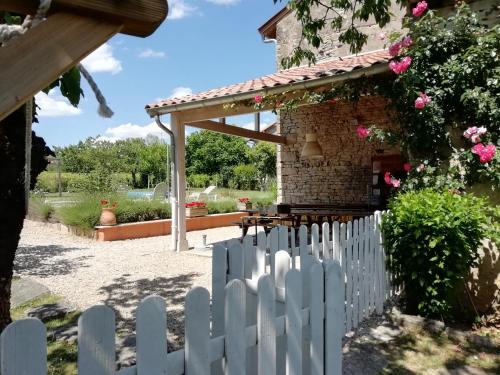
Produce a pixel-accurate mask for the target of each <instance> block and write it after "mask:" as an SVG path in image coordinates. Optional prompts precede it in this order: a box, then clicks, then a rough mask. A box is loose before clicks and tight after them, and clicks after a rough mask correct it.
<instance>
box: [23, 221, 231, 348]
mask: <svg viewBox="0 0 500 375" xmlns="http://www.w3.org/2000/svg"><path fill="white" fill-rule="evenodd" d="M240 233H241V232H240V229H239V228H237V227H225V228H216V229H208V230H204V231H196V232H188V234H187V236H188V241H189V243H190V245H194V246H195V247H196V246H201V244H202V235H203V234H206V235H207V242H208V243H209V244H210V243H214V242H218V241H226V240H230V239H232V238H238V236H239V235H240ZM169 246H170V236H161V237H151V238H144V239H137V240H127V241H114V242H97V241H95V240H91V239H87V238H83V237H77V236H74V235H71V234H69V233H65V232H62V231H59V230H58V229H56V228H55V227H53V226H50V225H45V224H43V223H38V222H34V221H30V220H26V221H25V224H24V229H23V232H22V234H21V241H20V243H19V249H18V251H17V255H16V259H15V273H16V275H18V276H21V277H29V278H31V279H34V280H35V281H38V282H40V283H42V284H44V285H46V286H47V287H48V288H49V289H50V291H51V292H52V293H54V294H57V295H59V296H62V297H64V298H65V299H66V300H67V302H68V303H69V304H70V305H73V306H74V307H75V308H78V309H80V310H84V309H86V308H88V307H90V306H93V305H96V304H102V303H104V304H106V305H108V306H110V307H112V308H113V309H114V310H115V311H116V315H117V325H118V331H119V332H120V334H129V333H131V332H133V329H134V326H135V323H134V316H135V309H136V307H137V305H138V303H139V301H140V300H142V299H143V298H144V297H146V296H148V295H151V294H157V295H161V296H163V297H164V298H166V300H167V316H168V319H167V320H168V328H169V331H170V332H169V341H170V344H171V345H172V348H174V349H175V348H177V347H179V345H182V341H183V340H182V332H183V325H184V316H183V311H184V308H183V305H184V297H185V295H186V293H187V291H188V290H189V289H191V288H193V287H194V286H203V287H205V288H208V289H209V290H210V287H211V267H212V259H211V258H210V257H206V256H198V255H193V254H190V252H189V251H188V252H183V253H180V254H179V253H173V252H171V251H170V250H169Z"/></svg>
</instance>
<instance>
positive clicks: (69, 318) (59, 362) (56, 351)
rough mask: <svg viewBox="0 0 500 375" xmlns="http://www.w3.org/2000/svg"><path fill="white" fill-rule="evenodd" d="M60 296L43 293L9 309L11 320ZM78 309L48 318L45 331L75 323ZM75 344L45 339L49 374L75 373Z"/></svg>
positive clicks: (54, 300)
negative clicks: (54, 317)
mask: <svg viewBox="0 0 500 375" xmlns="http://www.w3.org/2000/svg"><path fill="white" fill-rule="evenodd" d="M60 300H61V298H59V297H58V296H55V295H53V294H45V295H43V296H40V297H38V298H36V299H34V300H32V301H30V302H27V303H25V304H23V305H21V306H18V307H16V308H15V309H12V310H11V315H12V319H13V320H18V319H22V318H24V317H25V316H26V312H27V311H28V310H29V309H32V308H34V307H37V306H41V305H45V304H51V303H56V302H58V301H60ZM80 314H81V313H80V312H79V311H73V312H70V313H68V314H66V315H65V316H63V317H61V318H57V319H50V320H48V321H47V322H45V327H46V328H47V331H49V330H55V329H58V328H61V327H64V326H66V325H68V324H76V322H77V320H78V317H79V316H80ZM77 353H78V352H77V345H76V343H73V344H69V343H67V342H65V341H56V340H54V339H48V340H47V364H48V374H49V375H73V374H76V361H77Z"/></svg>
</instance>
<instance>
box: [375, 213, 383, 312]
mask: <svg viewBox="0 0 500 375" xmlns="http://www.w3.org/2000/svg"><path fill="white" fill-rule="evenodd" d="M381 220H382V216H381V212H380V211H377V212H375V243H376V247H375V248H376V251H377V254H376V256H377V282H378V284H377V290H378V294H377V305H376V311H377V314H379V315H380V314H382V313H383V309H384V298H385V291H384V290H385V275H384V261H383V259H382V246H381V244H382V233H381V231H380V224H381Z"/></svg>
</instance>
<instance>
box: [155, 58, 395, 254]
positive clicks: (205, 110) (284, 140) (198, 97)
mask: <svg viewBox="0 0 500 375" xmlns="http://www.w3.org/2000/svg"><path fill="white" fill-rule="evenodd" d="M388 58H389V55H388V54H387V52H386V51H375V53H372V54H366V55H364V56H353V57H352V58H349V57H347V58H344V59H337V60H335V61H329V62H327V63H325V64H324V67H322V66H323V65H322V64H321V63H320V64H317V65H315V66H311V67H298V68H292V69H288V70H285V71H281V72H277V73H274V74H271V75H268V76H265V77H261V78H258V79H256V80H251V81H247V82H243V83H240V84H237V85H231V86H228V87H225V88H221V89H215V90H210V91H207V92H203V93H198V94H194V95H192V96H188V97H184V98H179V99H176V98H174V99H166V100H163V101H160V102H158V103H153V104H150V105H147V106H146V112H147V113H148V114H149V115H150V116H151V117H153V118H156V119H157V121H158V122H160V123H161V121H160V116H162V115H167V114H169V115H170V127H171V131H172V133H173V136H174V142H175V160H176V161H175V171H173V173H175V177H176V178H177V189H176V192H175V195H176V197H177V198H176V199H174V200H173V201H172V231H174V230H176V231H177V233H176V234H174V235H173V236H172V239H173V240H174V241H175V238H176V237H177V242H176V243H175V244H174V243H173V244H172V246H173V248H175V249H177V251H182V250H187V249H188V248H189V245H188V242H187V239H186V208H185V203H186V195H185V194H186V175H185V174H186V162H185V127H186V126H192V127H195V128H199V129H206V130H210V131H215V132H219V133H224V134H229V135H234V136H239V137H244V138H248V139H254V140H261V141H267V142H272V143H276V144H282V145H286V144H293V143H295V142H296V139H297V138H296V136H290V135H286V134H277V135H276V134H267V133H264V132H261V131H260V129H256V130H249V129H244V128H240V127H237V126H234V125H229V124H227V123H226V121H225V119H226V117H231V116H238V115H245V114H251V113H255V114H259V113H261V112H265V111H269V110H270V109H272V108H271V107H270V106H265V105H264V106H261V107H259V108H256V107H255V106H254V105H244V104H242V103H244V102H245V101H246V102H247V103H248V101H253V100H254V99H255V97H256V96H257V95H261V96H267V95H275V94H281V96H280V97H281V98H282V99H283V98H284V99H287V98H300V97H302V96H303V94H304V93H305V92H306V91H322V90H326V89H331V88H332V85H338V84H341V83H342V82H345V81H347V80H351V79H356V78H360V77H362V76H371V75H376V74H381V73H386V72H387V71H388V67H387V61H388ZM305 104H308V103H299V105H305Z"/></svg>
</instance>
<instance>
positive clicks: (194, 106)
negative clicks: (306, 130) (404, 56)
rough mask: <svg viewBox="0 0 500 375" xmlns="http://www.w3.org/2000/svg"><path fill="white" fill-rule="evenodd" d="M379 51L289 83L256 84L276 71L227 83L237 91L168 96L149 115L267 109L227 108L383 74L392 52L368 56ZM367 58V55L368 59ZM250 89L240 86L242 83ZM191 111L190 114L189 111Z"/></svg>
mask: <svg viewBox="0 0 500 375" xmlns="http://www.w3.org/2000/svg"><path fill="white" fill-rule="evenodd" d="M372 55H376V56H377V58H373V57H372V58H371V59H368V61H370V63H366V64H369V65H366V66H363V65H362V64H360V65H356V64H354V65H352V66H350V67H349V69H350V70H348V71H342V70H338V68H337V69H334V70H333V71H320V72H317V73H316V75H317V77H315V76H312V77H309V76H306V77H305V78H304V77H303V79H302V80H300V79H298V80H296V81H293V82H290V83H287V84H276V85H275V86H262V84H261V86H258V87H255V86H256V85H254V84H253V82H259V83H261V82H262V81H263V78H268V77H274V75H270V76H266V77H263V78H260V79H257V80H252V81H247V82H244V83H242V84H238V85H232V86H228V88H231V87H233V90H235V89H236V88H237V89H238V91H237V92H231V90H229V89H228V88H222V89H216V90H211V91H207V92H205V93H199V94H194V95H192V96H190V97H185V98H179V99H168V100H165V101H161V102H159V103H154V104H150V105H148V106H146V112H147V113H148V114H149V116H151V117H154V116H158V115H165V114H169V113H177V114H185V115H184V116H183V117H185V119H186V120H205V119H211V118H217V117H227V116H233V115H239V114H246V113H255V112H262V111H265V110H268V109H267V108H262V109H261V110H258V109H255V108H253V106H251V107H246V108H241V107H240V108H236V109H231V108H227V107H226V108H224V107H225V106H226V105H227V104H231V103H236V102H239V101H243V100H248V99H253V98H255V96H257V95H262V96H266V95H275V94H282V93H287V92H294V93H295V95H297V94H299V95H300V93H301V92H304V91H312V90H319V89H321V88H322V87H325V88H326V87H328V86H330V87H331V86H332V85H336V84H341V83H342V82H345V81H348V80H351V79H356V78H360V77H363V76H373V75H377V74H382V73H385V72H388V71H389V69H388V65H387V61H388V58H389V56H388V55H387V53H386V51H375V52H372V53H371V55H370V54H366V56H370V57H371V56H372ZM354 58H360V59H361V58H362V56H355V57H345V58H343V59H336V60H335V61H333V63H337V65H338V63H342V62H347V61H349V59H354ZM365 60H366V59H365ZM327 63H328V62H326V63H325V62H322V63H320V64H317V65H313V66H312V67H309V68H308V67H299V68H292V69H289V70H286V71H282V72H278V73H275V75H277V76H280V77H281V76H284V75H286V74H289V75H291V76H292V77H300V76H299V74H298V73H297V72H298V71H300V72H304V71H309V70H314V69H316V70H318V69H317V68H316V67H318V66H320V65H321V64H327ZM240 86H241V87H243V88H245V87H247V89H241V87H240ZM188 113H190V114H188Z"/></svg>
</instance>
